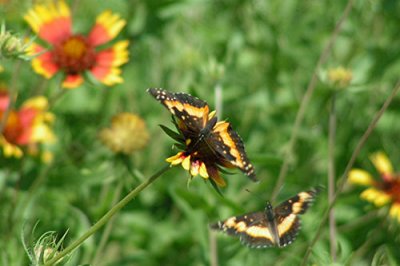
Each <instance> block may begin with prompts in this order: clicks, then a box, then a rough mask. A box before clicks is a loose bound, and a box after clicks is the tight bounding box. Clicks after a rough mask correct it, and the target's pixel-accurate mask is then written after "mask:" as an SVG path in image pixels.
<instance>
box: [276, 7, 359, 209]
mask: <svg viewBox="0 0 400 266" xmlns="http://www.w3.org/2000/svg"><path fill="white" fill-rule="evenodd" d="M352 6H353V0H349V2H348V3H347V6H346V8H345V10H344V13H343V16H342V17H341V18H340V19H339V21H338V22H337V24H336V26H335V29H334V31H333V33H332V35H331V37H330V39H329V41H328V43H327V44H326V46H325V48H324V50H323V51H322V53H321V56H320V57H319V59H318V63H317V66H316V67H315V69H314V72H313V75H312V77H311V80H310V83H309V84H308V86H307V90H306V92H305V93H304V96H303V99H302V100H301V103H300V108H299V111H298V112H297V115H296V119H295V122H294V125H293V130H292V135H291V136H290V140H289V145H288V147H287V149H286V150H285V152H284V155H283V163H282V166H281V169H280V171H279V176H278V179H277V181H276V184H275V187H274V190H273V191H272V196H271V201H272V202H275V200H276V197H277V196H278V193H279V190H280V189H281V187H282V185H283V182H284V181H285V177H286V175H287V172H288V170H289V162H290V158H291V156H290V155H291V153H292V151H293V149H294V146H295V144H296V141H297V135H298V131H299V128H300V125H301V123H302V122H303V118H304V114H305V111H306V108H307V106H308V105H309V104H308V103H309V102H310V99H311V96H312V94H313V92H314V90H315V87H316V84H317V79H318V72H319V70H320V68H321V66H322V65H323V64H325V63H326V61H327V59H328V56H329V54H330V52H331V50H332V47H333V44H334V43H335V41H336V38H337V36H338V34H339V32H340V31H341V30H342V26H343V23H344V21H345V20H346V19H347V17H348V16H349V14H350V11H351V9H352Z"/></svg>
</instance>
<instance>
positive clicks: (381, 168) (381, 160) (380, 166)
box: [370, 152, 393, 175]
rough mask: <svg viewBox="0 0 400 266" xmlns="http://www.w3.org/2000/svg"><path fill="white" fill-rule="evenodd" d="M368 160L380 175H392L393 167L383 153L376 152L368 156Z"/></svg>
mask: <svg viewBox="0 0 400 266" xmlns="http://www.w3.org/2000/svg"><path fill="white" fill-rule="evenodd" d="M370 160H371V161H372V163H373V164H374V166H375V168H376V169H377V170H378V172H379V173H380V174H383V175H387V174H392V173H393V166H392V163H391V162H390V160H389V158H388V157H387V156H386V154H385V153H383V152H376V153H373V154H372V155H371V156H370Z"/></svg>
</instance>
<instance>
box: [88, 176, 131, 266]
mask: <svg viewBox="0 0 400 266" xmlns="http://www.w3.org/2000/svg"><path fill="white" fill-rule="evenodd" d="M123 186H124V182H123V180H120V181H119V184H118V186H117V189H116V190H115V194H114V198H113V200H112V205H114V204H115V203H117V201H118V200H119V198H120V197H121V192H122V188H123ZM114 218H115V216H114V217H113V218H112V219H110V221H109V222H108V223H107V225H106V228H104V231H103V234H102V236H101V238H100V243H99V246H98V247H97V251H96V254H95V256H94V258H93V261H92V265H98V262H99V261H100V258H101V255H102V251H103V249H104V247H105V246H106V244H107V240H108V238H109V236H110V233H111V230H112V227H113V224H114Z"/></svg>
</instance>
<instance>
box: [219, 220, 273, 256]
mask: <svg viewBox="0 0 400 266" xmlns="http://www.w3.org/2000/svg"><path fill="white" fill-rule="evenodd" d="M211 228H212V229H216V230H220V231H224V232H226V233H227V234H228V235H234V236H238V237H239V238H240V242H241V243H242V244H244V245H246V246H249V247H252V248H263V247H270V246H274V245H275V244H274V241H273V237H272V233H271V231H270V229H269V227H268V225H267V221H266V219H265V214H264V212H253V213H248V214H244V215H241V216H234V217H231V218H229V219H227V220H225V221H219V222H217V223H215V224H212V225H211Z"/></svg>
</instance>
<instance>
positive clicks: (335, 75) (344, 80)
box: [328, 67, 353, 88]
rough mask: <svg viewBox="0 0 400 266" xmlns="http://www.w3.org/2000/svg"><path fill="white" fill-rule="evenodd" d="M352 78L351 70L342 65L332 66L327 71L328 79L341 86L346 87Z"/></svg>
mask: <svg viewBox="0 0 400 266" xmlns="http://www.w3.org/2000/svg"><path fill="white" fill-rule="evenodd" d="M352 78H353V74H352V73H351V71H350V70H349V69H346V68H344V67H337V68H332V69H329V71H328V80H329V81H330V82H332V83H333V84H334V85H336V86H339V87H341V88H343V87H347V86H348V85H349V84H350V82H351V80H352Z"/></svg>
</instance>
